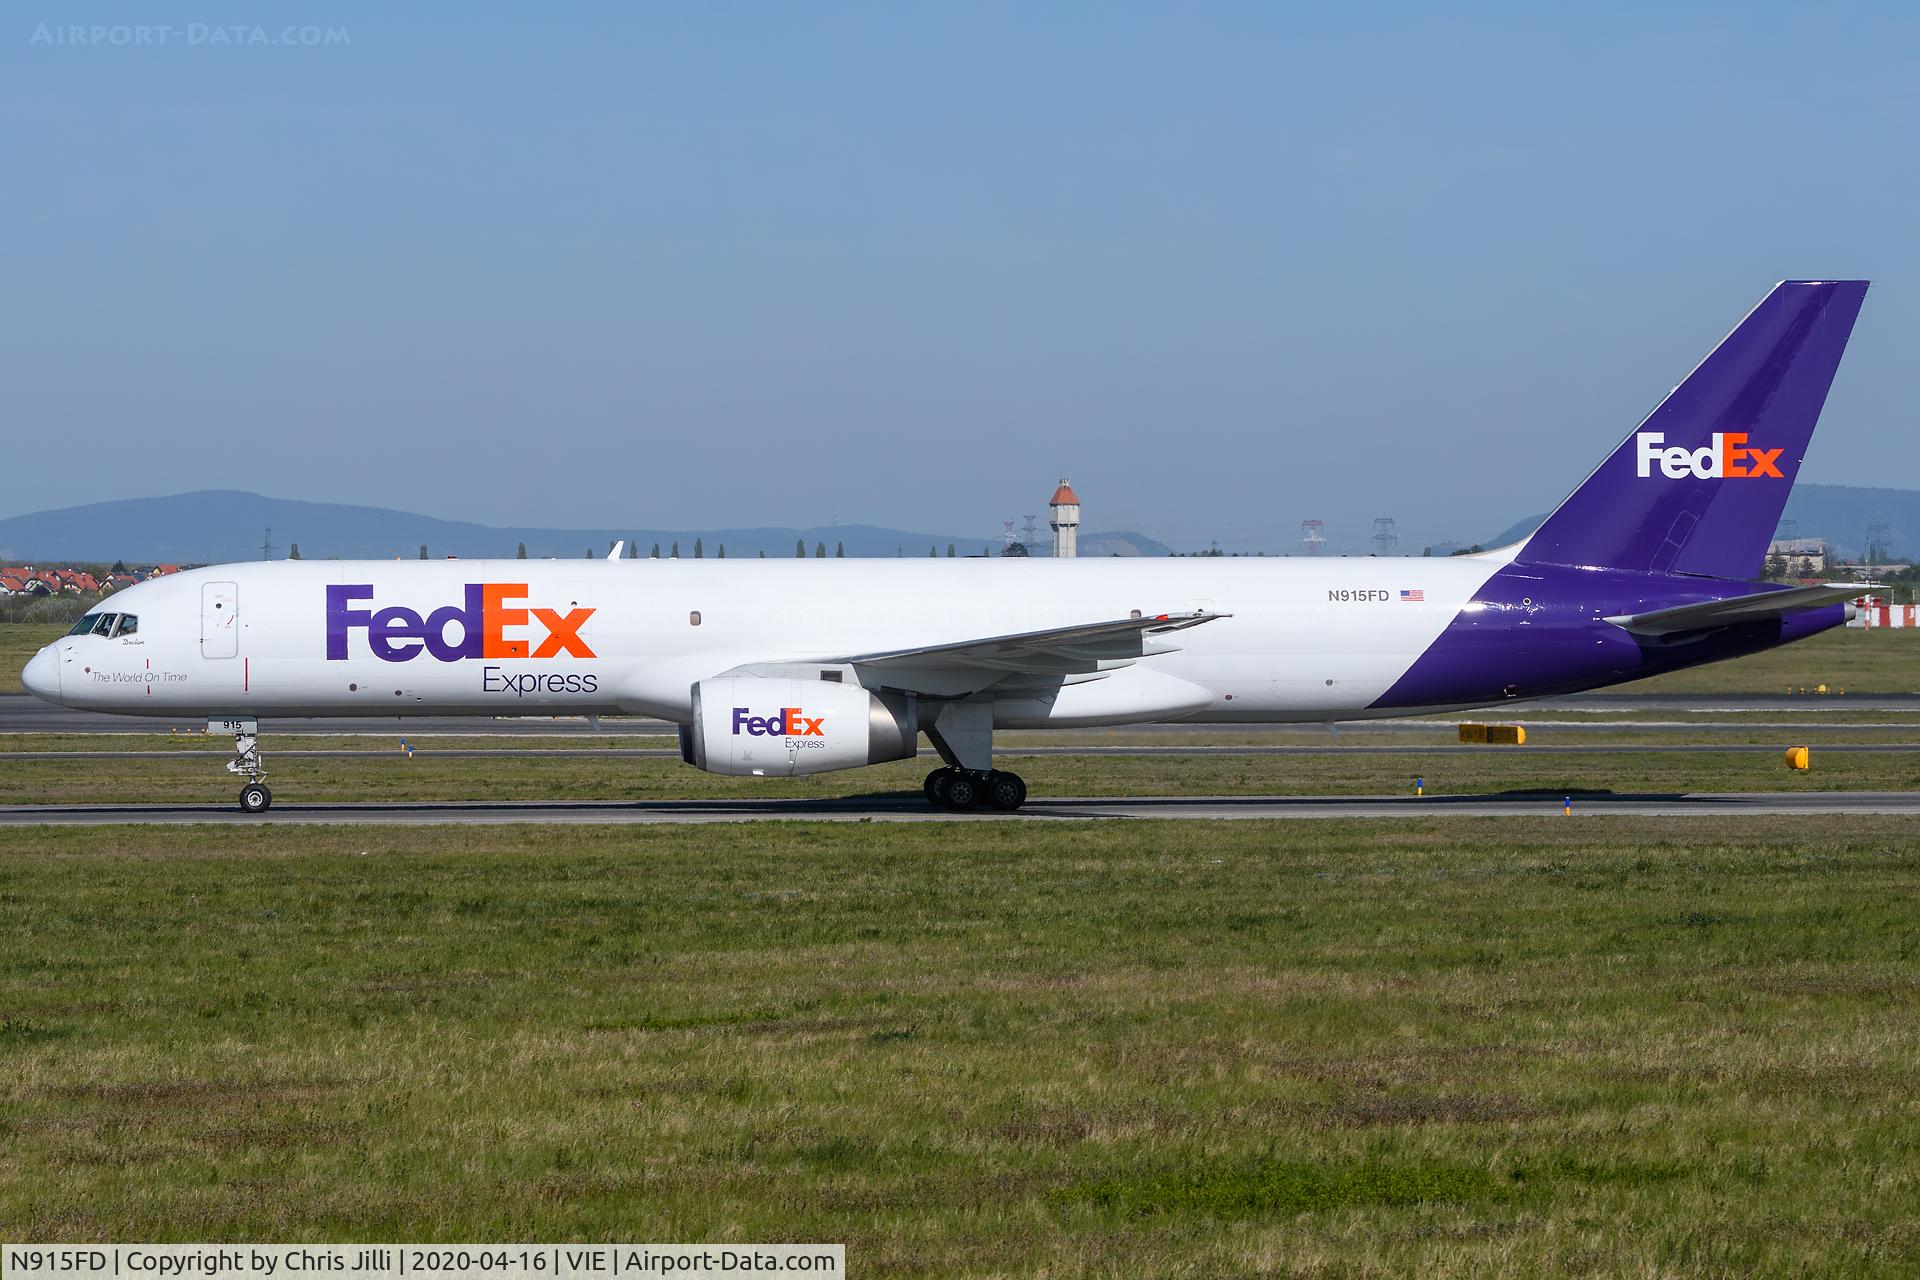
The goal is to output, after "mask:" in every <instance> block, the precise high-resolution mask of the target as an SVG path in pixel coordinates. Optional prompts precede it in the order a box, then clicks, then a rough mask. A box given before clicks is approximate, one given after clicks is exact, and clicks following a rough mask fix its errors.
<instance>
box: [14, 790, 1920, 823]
mask: <svg viewBox="0 0 1920 1280" xmlns="http://www.w3.org/2000/svg"><path fill="white" fill-rule="evenodd" d="M1568 799H1570V800H1571V804H1572V816H1573V817H1596V816H1598V817H1718V818H1743V817H1763V816H1776V815H1803V816H1805V815H1829V816H1834V815H1845V814H1855V815H1858V814H1895V815H1902V816H1909V817H1913V816H1920V791H1915V792H1886V791H1816V792H1759V791H1747V792H1701V793H1695V794H1685V795H1683V794H1672V795H1661V794H1646V795H1630V794H1612V793H1598V794H1575V795H1573V796H1572V797H1570V798H1569V797H1565V796H1563V795H1561V794H1560V793H1558V792H1555V793H1550V794H1549V793H1538V792H1506V793H1496V794H1490V795H1467V796H1424V797H1414V796H1193V797H1172V796H1154V797H1137V798H1132V799H1127V798H1113V799H1102V798H1095V797H1058V798H1044V799H1038V800H1031V801H1029V802H1028V804H1027V806H1026V807H1025V808H1024V809H1021V810H1020V811H1019V812H1018V813H1013V814H1002V813H994V812H987V811H980V810H973V811H969V812H966V813H950V812H947V811H945V810H939V809H934V808H932V807H931V806H929V805H928V804H927V802H926V801H925V800H923V799H921V798H920V797H919V796H917V795H899V794H895V795H884V796H853V797H847V798H843V799H833V800H656V801H647V802H644V803H626V802H621V801H581V802H575V803H567V804H543V803H540V802H537V801H527V802H515V803H484V802H460V803H435V804H281V805H276V806H275V807H274V808H272V809H270V810H268V811H267V812H266V813H264V814H245V813H241V812H240V811H239V810H238V809H237V808H234V807H232V806H219V805H190V804H162V805H59V806H54V805H11V806H6V807H5V808H0V826H112V825H124V824H160V825H181V824H190V823H218V824H221V825H234V824H241V825H255V824H262V823H265V824H281V825H315V824H329V823H333V824H349V825H365V826H433V825H438V824H453V825H459V826H500V825H507V824H520V823H556V824H561V825H574V826H654V825H662V824H697V823H714V822H795V821H803V822H1060V821H1087V820H1116V819H1145V818H1152V819H1177V820H1185V821H1194V820H1201V821H1210V820H1219V819H1227V820H1246V819H1274V818H1279V819H1312V818H1381V819H1393V820H1398V821H1402V822H1410V821H1420V820H1425V819H1429V818H1539V819H1543V820H1545V819H1557V820H1564V819H1565V818H1566V817H1567V816H1568V815H1567V812H1566V807H1565V802H1566V801H1567V800H1568Z"/></svg>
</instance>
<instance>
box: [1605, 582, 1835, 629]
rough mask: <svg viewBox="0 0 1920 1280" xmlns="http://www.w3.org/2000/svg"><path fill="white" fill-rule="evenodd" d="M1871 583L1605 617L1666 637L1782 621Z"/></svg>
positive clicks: (1764, 593)
mask: <svg viewBox="0 0 1920 1280" xmlns="http://www.w3.org/2000/svg"><path fill="white" fill-rule="evenodd" d="M1872 589H1873V584H1872V583H1864V582H1825V583H1821V584H1820V585H1819V586H1813V587H1789V588H1788V589H1786V590H1785V591H1761V592H1757V593H1756V594H1754V595H1750V596H1733V597H1731V598H1729V599H1725V600H1703V601H1701V602H1700V603H1698V604H1683V605H1678V606H1676V607H1674V608H1672V609H1655V610H1654V611H1653V612H1651V613H1633V614H1623V615H1621V616H1620V617H1616V618H1608V619H1607V621H1608V622H1611V623H1612V624H1613V625H1614V626H1616V627H1620V628H1621V629H1623V630H1626V631H1631V632H1633V633H1634V634H1635V635H1642V636H1670V635H1675V634H1677V633H1679V632H1682V631H1701V630H1704V629H1706V628H1708V627H1728V626H1732V625H1734V624H1735V623H1739V622H1762V621H1765V620H1766V619H1768V618H1783V617H1785V616H1786V615H1787V614H1790V613H1801V612H1804V611H1805V610H1808V609H1822V608H1825V607H1826V606H1828V605H1831V604H1839V603H1841V602H1842V601H1844V600H1851V599H1852V598H1853V597H1855V596H1857V595H1859V594H1860V593H1861V592H1863V591H1870V590H1872Z"/></svg>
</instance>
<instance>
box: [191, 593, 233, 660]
mask: <svg viewBox="0 0 1920 1280" xmlns="http://www.w3.org/2000/svg"><path fill="white" fill-rule="evenodd" d="M239 653H240V587H239V584H238V583H233V582H206V583H202V584H201V586H200V656H201V657H203V658H232V657H237V656H238V655H239Z"/></svg>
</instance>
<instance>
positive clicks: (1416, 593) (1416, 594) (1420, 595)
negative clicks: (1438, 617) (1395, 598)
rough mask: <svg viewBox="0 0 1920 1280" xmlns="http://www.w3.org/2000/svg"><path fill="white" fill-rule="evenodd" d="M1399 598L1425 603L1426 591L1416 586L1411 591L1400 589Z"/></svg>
mask: <svg viewBox="0 0 1920 1280" xmlns="http://www.w3.org/2000/svg"><path fill="white" fill-rule="evenodd" d="M1400 598H1401V599H1402V600H1411V601H1413V602H1414V603H1415V604H1425V603H1426V602H1427V593H1426V592H1425V591H1421V590H1419V589H1418V588H1416V589H1414V590H1412V591H1402V592H1401V593H1400Z"/></svg>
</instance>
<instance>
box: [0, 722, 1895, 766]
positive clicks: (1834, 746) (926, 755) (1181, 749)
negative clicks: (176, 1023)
mask: <svg viewBox="0 0 1920 1280" xmlns="http://www.w3.org/2000/svg"><path fill="white" fill-rule="evenodd" d="M1801 727H1802V728H1804V727H1805V726H1801ZM1845 727H1854V726H1845ZM1899 727H1901V728H1913V727H1914V726H1911V725H1902V726H1899ZM210 741H212V740H211V739H210ZM1784 746H1785V744H1784V743H1752V742H1736V743H1725V744H1722V745H1718V746H1714V745H1702V744H1700V743H1680V742H1649V743H1639V742H1611V743H1610V742H1561V743H1544V744H1542V743H1530V744H1528V745H1527V746H1524V747H1512V746H1489V745H1487V744H1484V743H1461V742H1432V743H1417V742H1411V743H1407V742H1396V743H1392V744H1373V745H1367V744H1344V745H1333V744H1329V745H1324V746H1314V745H1302V744H1297V743H1286V744H1273V745H1262V744H1258V743H1254V744H1246V745H1240V746H1215V745H1194V746H1188V745H1184V744H1181V743H1177V742H1154V743H1133V744H1129V745H1126V746H1102V745H1100V744H1098V743H1087V744H1085V745H1079V744H1074V745H1069V746H1032V747H1028V746H1021V745H1019V744H1018V743H1004V742H1003V743H1001V744H999V745H998V746H997V747H996V749H995V751H994V758H995V759H996V760H1018V759H1021V758H1023V757H1026V758H1030V757H1034V756H1434V755H1484V754H1487V753H1494V754H1498V753H1500V752H1515V751H1518V752H1524V753H1526V754H1528V755H1536V756H1542V755H1544V756H1583V755H1621V754H1624V753H1646V754H1650V755H1662V754H1667V755H1697V754H1699V753H1701V752H1704V751H1710V752H1715V753H1718V754H1728V755H1763V756H1777V755H1779V754H1780V752H1781V751H1782V750H1783V749H1784ZM1810 746H1811V749H1812V750H1814V751H1817V752H1820V753H1822V754H1826V753H1829V752H1838V753H1841V754H1845V753H1847V752H1880V753H1885V754H1889V755H1912V754H1917V753H1920V742H1815V743H1812V744H1810ZM232 754H233V752H231V751H229V750H226V749H224V748H222V749H216V750H202V749H200V748H197V747H196V748H193V749H176V750H166V749H155V750H152V751H121V750H113V749H106V750H99V751H96V750H93V749H91V748H89V749H86V750H78V751H0V763H5V762H8V761H46V760H180V759H187V760H207V761H211V762H216V763H217V762H219V761H224V760H226V759H227V758H228V757H230V756H231V755H232ZM268 754H270V755H271V756H272V758H273V759H274V760H392V759H394V758H395V757H396V756H399V755H400V754H401V753H400V751H399V750H398V749H397V748H395V747H382V748H379V749H378V750H375V749H373V748H369V747H337V748H335V747H300V748H296V749H291V750H286V751H273V752H270V753H268ZM415 754H416V755H417V756H418V757H419V758H421V759H436V760H603V759H616V760H678V759H679V758H680V752H679V750H678V749H677V748H672V747H449V748H446V749H437V748H435V747H433V746H432V745H431V743H430V742H422V743H421V745H420V746H419V747H418V748H417V749H416V752H415ZM918 755H919V757H920V758H921V759H923V760H938V759H939V753H938V752H936V751H934V750H933V748H931V747H922V748H920V750H919V752H918Z"/></svg>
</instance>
